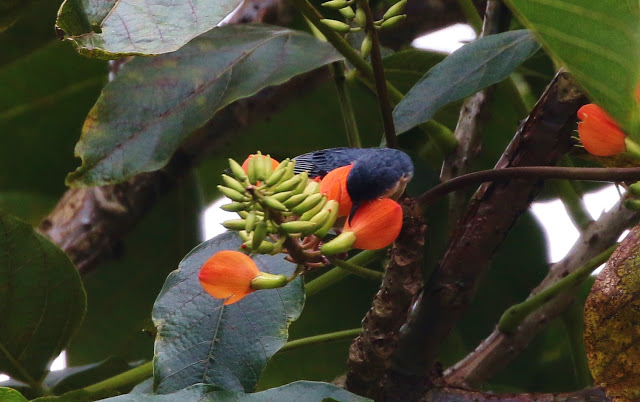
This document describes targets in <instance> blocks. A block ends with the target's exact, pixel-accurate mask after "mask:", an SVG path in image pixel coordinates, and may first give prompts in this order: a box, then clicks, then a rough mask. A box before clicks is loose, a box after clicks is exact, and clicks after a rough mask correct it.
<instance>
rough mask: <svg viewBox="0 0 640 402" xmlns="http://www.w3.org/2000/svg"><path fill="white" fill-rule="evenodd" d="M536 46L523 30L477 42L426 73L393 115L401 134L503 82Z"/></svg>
mask: <svg viewBox="0 0 640 402" xmlns="http://www.w3.org/2000/svg"><path fill="white" fill-rule="evenodd" d="M538 48H539V45H538V44H537V43H536V41H535V40H534V39H533V36H531V34H530V33H529V31H527V30H519V31H510V32H504V33H501V34H496V35H489V36H487V37H483V38H480V39H477V40H475V41H473V42H471V43H469V44H468V45H465V46H463V47H462V48H460V49H459V50H457V51H455V52H454V53H452V54H451V55H450V56H448V57H447V58H446V59H444V61H442V62H441V63H439V64H438V65H437V66H435V67H434V68H432V69H431V70H429V72H428V73H427V74H425V75H424V76H423V77H422V78H421V79H420V81H418V83H417V84H416V85H415V86H414V87H413V88H411V90H410V91H409V92H408V93H407V94H406V96H405V97H404V98H403V99H402V101H400V103H399V104H398V105H397V106H396V107H395V109H394V111H393V119H394V121H395V123H396V131H397V132H398V134H401V133H403V132H405V131H407V130H409V129H410V128H412V127H415V126H417V125H419V124H421V123H424V122H426V121H428V120H429V119H431V118H432V117H433V115H434V113H435V112H436V111H437V110H438V109H440V108H441V107H443V106H444V105H446V104H448V103H451V102H454V101H457V100H460V99H463V98H465V97H467V96H469V95H472V94H474V93H475V92H477V91H479V90H481V89H482V88H485V87H488V86H489V85H493V84H495V83H497V82H500V81H502V80H504V79H505V78H507V77H508V76H509V74H511V73H512V72H513V70H515V69H516V67H518V66H519V65H520V64H521V63H522V62H523V61H524V60H526V59H527V58H528V57H529V56H531V55H532V54H534V53H535V52H536V51H537V50H538Z"/></svg>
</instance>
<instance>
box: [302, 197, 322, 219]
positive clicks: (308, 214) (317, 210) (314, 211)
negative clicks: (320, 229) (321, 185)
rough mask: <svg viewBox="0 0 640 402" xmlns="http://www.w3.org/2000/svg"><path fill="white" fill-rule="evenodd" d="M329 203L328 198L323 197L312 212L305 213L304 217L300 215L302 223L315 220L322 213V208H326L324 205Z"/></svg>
mask: <svg viewBox="0 0 640 402" xmlns="http://www.w3.org/2000/svg"><path fill="white" fill-rule="evenodd" d="M326 203H327V197H322V199H321V200H320V202H319V203H318V204H316V206H315V207H313V208H311V209H310V210H308V211H307V212H305V213H303V214H302V215H300V220H301V221H308V220H311V218H313V217H314V216H316V215H317V214H318V213H319V212H320V211H322V208H324V204H326ZM323 223H324V222H323Z"/></svg>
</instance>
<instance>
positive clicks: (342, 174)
mask: <svg viewBox="0 0 640 402" xmlns="http://www.w3.org/2000/svg"><path fill="white" fill-rule="evenodd" d="M352 167H353V165H347V166H342V167H339V168H337V169H333V170H332V171H330V172H329V173H327V174H326V176H324V177H323V178H322V181H321V182H320V193H321V194H326V196H327V198H328V199H329V200H335V201H338V205H339V209H338V216H347V215H349V211H351V206H352V203H351V197H349V193H348V192H347V176H349V172H350V171H351V168H352Z"/></svg>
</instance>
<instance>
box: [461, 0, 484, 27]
mask: <svg viewBox="0 0 640 402" xmlns="http://www.w3.org/2000/svg"><path fill="white" fill-rule="evenodd" d="M458 5H459V6H460V10H462V13H463V14H464V16H465V17H466V19H467V22H468V23H469V25H471V27H472V28H473V30H474V31H476V34H480V32H482V18H480V14H479V13H478V9H477V8H476V6H475V5H474V4H473V1H472V0H458Z"/></svg>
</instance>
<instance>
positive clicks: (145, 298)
mask: <svg viewBox="0 0 640 402" xmlns="http://www.w3.org/2000/svg"><path fill="white" fill-rule="evenodd" d="M200 227H201V222H200V199H199V191H198V189H197V188H196V186H195V183H194V180H192V179H189V180H185V181H184V182H183V183H182V184H180V185H179V187H178V188H176V190H175V191H173V192H171V193H170V194H167V195H165V196H164V197H163V199H162V200H161V201H160V202H159V203H158V204H157V205H156V206H155V207H154V208H153V209H152V210H151V211H149V213H148V215H147V216H146V217H145V218H144V220H142V221H141V222H140V223H139V224H138V225H137V226H136V228H135V229H134V230H133V231H132V232H131V233H129V234H128V235H127V236H125V238H124V239H123V240H122V242H121V243H119V244H118V245H116V247H115V248H114V254H115V255H114V257H115V258H113V259H112V260H110V261H107V262H105V263H103V264H102V265H101V266H100V267H99V268H98V269H96V270H93V271H91V272H88V273H86V274H85V275H84V276H83V279H84V285H85V289H86V291H87V305H88V308H87V315H86V317H85V319H84V322H83V323H82V326H81V327H80V330H79V331H78V333H77V334H76V336H75V337H74V338H73V340H72V341H71V344H70V345H69V347H68V348H67V362H68V364H69V365H72V366H79V365H85V364H91V363H95V362H97V361H101V360H104V359H107V358H108V357H110V356H117V357H119V358H121V359H124V360H126V361H129V362H131V361H135V360H141V359H144V360H151V358H152V357H153V334H152V332H153V323H152V322H151V309H152V307H153V303H154V301H155V299H156V297H157V296H158V293H159V292H160V289H162V284H163V283H164V280H165V279H166V277H167V275H169V273H170V272H171V271H173V270H174V269H175V268H176V267H177V266H178V263H179V262H180V260H181V259H182V257H184V255H185V254H186V253H187V252H188V251H189V250H190V249H192V248H193V247H194V246H195V245H196V244H198V242H199V241H200V240H201V239H199V238H198V233H199V229H200ZM114 323H117V325H114ZM145 330H147V331H145Z"/></svg>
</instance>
